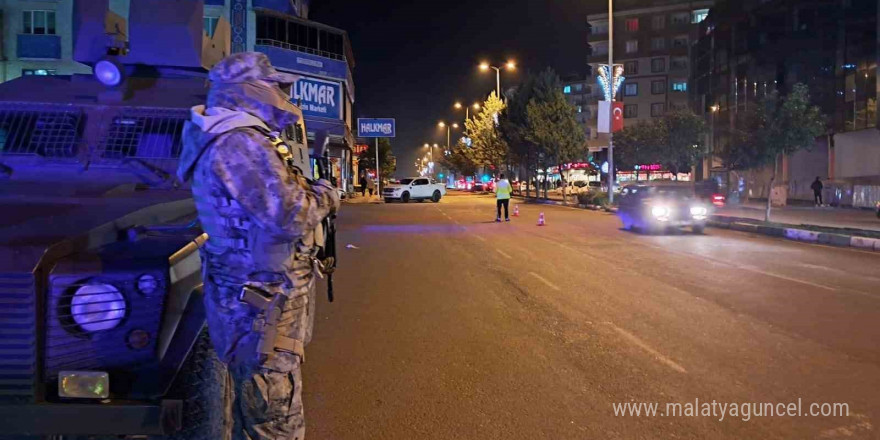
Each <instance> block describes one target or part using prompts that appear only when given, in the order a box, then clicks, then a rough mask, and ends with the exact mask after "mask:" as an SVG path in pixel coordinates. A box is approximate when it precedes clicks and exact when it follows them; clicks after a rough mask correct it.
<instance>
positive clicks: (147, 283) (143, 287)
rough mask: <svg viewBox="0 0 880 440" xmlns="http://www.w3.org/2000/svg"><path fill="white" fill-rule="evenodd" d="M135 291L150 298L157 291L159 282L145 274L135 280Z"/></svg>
mask: <svg viewBox="0 0 880 440" xmlns="http://www.w3.org/2000/svg"><path fill="white" fill-rule="evenodd" d="M137 290H138V292H140V293H143V294H144V295H146V296H150V295H152V294H154V293H156V291H157V290H159V280H157V279H156V277H155V276H153V275H150V274H148V273H145V274H143V275H141V276H139V277H138V279H137Z"/></svg>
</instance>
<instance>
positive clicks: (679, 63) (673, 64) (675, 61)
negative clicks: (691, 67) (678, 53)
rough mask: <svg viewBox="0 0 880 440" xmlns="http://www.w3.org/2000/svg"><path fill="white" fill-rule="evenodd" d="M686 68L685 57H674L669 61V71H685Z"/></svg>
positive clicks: (686, 61) (686, 60)
mask: <svg viewBox="0 0 880 440" xmlns="http://www.w3.org/2000/svg"><path fill="white" fill-rule="evenodd" d="M687 68H688V59H687V57H675V58H672V59H671V60H670V61H669V69H670V70H687Z"/></svg>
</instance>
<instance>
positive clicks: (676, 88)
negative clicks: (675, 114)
mask: <svg viewBox="0 0 880 440" xmlns="http://www.w3.org/2000/svg"><path fill="white" fill-rule="evenodd" d="M687 90H688V83H686V82H684V81H676V82H674V83H672V91H673V92H687Z"/></svg>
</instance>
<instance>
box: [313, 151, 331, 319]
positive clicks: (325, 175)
mask: <svg viewBox="0 0 880 440" xmlns="http://www.w3.org/2000/svg"><path fill="white" fill-rule="evenodd" d="M315 162H316V164H317V166H318V177H320V178H322V179H324V180H327V181H328V182H331V183H332V182H333V180H332V176H331V175H330V157H329V155H328V154H327V152H326V151H325V152H324V155H323V157H320V158H318V159H317V160H316V161H315ZM334 186H335V183H334ZM321 222H322V223H323V225H324V236H325V239H324V247H322V248H321V251H320V252H319V253H318V259H319V261H320V266H321V272H323V273H324V274H325V275H327V300H328V301H330V302H333V272H334V271H336V214H330V215H328V216H327V217H326V218H325V219H324V220H322V221H321Z"/></svg>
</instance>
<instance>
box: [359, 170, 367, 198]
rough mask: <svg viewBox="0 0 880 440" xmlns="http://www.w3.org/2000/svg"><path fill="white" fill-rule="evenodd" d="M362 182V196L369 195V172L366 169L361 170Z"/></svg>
mask: <svg viewBox="0 0 880 440" xmlns="http://www.w3.org/2000/svg"><path fill="white" fill-rule="evenodd" d="M360 184H361V197H365V196H366V195H367V173H366V172H365V171H364V170H361V176H360Z"/></svg>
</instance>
